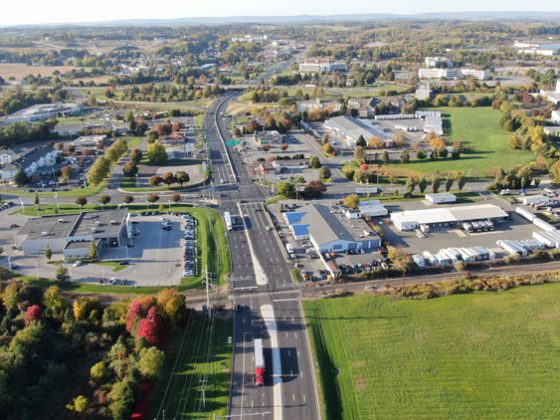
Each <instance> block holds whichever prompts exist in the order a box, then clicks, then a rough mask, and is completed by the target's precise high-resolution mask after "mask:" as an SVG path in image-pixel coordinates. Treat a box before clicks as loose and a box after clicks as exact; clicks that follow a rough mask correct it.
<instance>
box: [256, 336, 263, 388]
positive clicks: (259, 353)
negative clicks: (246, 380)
mask: <svg viewBox="0 0 560 420" xmlns="http://www.w3.org/2000/svg"><path fill="white" fill-rule="evenodd" d="M255 385H257V386H263V385H264V353H263V342H262V338H255Z"/></svg>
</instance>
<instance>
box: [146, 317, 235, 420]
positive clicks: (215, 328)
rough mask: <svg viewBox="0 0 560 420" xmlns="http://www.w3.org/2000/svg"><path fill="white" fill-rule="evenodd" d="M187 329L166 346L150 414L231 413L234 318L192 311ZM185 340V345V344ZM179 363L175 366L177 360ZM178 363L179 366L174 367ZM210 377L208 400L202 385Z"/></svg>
mask: <svg viewBox="0 0 560 420" xmlns="http://www.w3.org/2000/svg"><path fill="white" fill-rule="evenodd" d="M189 316H190V318H189V320H188V322H187V326H186V327H185V330H184V331H183V333H178V334H174V336H173V339H172V340H171V341H170V342H169V343H168V344H167V346H166V349H165V356H166V357H165V363H164V367H163V370H162V379H161V380H160V381H158V382H157V383H156V385H155V387H154V389H153V391H152V392H151V393H150V400H149V402H150V417H149V418H156V416H157V415H158V413H159V417H158V418H161V416H162V411H160V409H161V410H165V416H166V417H168V418H177V419H178V418H197V419H212V418H215V417H214V416H224V415H227V406H228V402H229V388H230V379H231V376H230V375H231V360H232V358H231V352H232V345H231V344H228V337H231V336H232V328H233V322H232V320H231V319H221V318H220V317H218V316H215V317H214V321H213V322H214V324H213V325H212V321H210V320H209V319H208V318H207V317H205V316H204V315H203V314H200V313H198V314H195V313H194V311H192V312H191V314H190V315H189ZM181 341H183V345H181ZM176 361H177V365H176V366H175V362H176ZM174 367H175V369H174ZM204 379H206V386H205V399H206V401H205V403H206V405H205V406H204V405H203V401H202V388H203V384H204V382H203V381H204Z"/></svg>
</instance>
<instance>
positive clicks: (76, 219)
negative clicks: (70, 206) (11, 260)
mask: <svg viewBox="0 0 560 420" xmlns="http://www.w3.org/2000/svg"><path fill="white" fill-rule="evenodd" d="M126 215H127V209H125V208H122V209H116V210H105V211H93V212H82V213H79V214H57V215H53V216H44V217H37V218H34V219H29V220H28V221H27V223H26V224H25V226H24V227H23V228H22V229H21V230H20V231H19V233H18V236H26V237H27V238H26V240H37V239H60V238H67V237H69V236H86V235H91V233H92V231H91V229H92V228H93V227H95V229H96V232H95V233H96V234H100V233H107V234H111V233H118V232H119V231H120V229H121V227H122V225H123V223H125V219H126ZM111 222H114V223H111Z"/></svg>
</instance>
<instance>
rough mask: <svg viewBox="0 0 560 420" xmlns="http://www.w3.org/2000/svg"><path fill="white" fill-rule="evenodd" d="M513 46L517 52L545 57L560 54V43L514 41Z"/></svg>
mask: <svg viewBox="0 0 560 420" xmlns="http://www.w3.org/2000/svg"><path fill="white" fill-rule="evenodd" d="M513 47H514V48H516V49H517V52H518V53H519V54H531V55H542V56H545V57H552V56H554V55H559V54H560V44H551V43H546V42H545V43H541V42H521V41H515V42H514V44H513Z"/></svg>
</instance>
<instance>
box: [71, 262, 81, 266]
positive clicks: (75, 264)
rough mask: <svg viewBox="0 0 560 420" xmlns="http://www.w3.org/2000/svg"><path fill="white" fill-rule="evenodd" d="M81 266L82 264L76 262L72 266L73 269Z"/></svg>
mask: <svg viewBox="0 0 560 420" xmlns="http://www.w3.org/2000/svg"><path fill="white" fill-rule="evenodd" d="M80 265H82V262H81V261H76V262H75V263H74V264H72V267H79V266H80Z"/></svg>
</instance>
